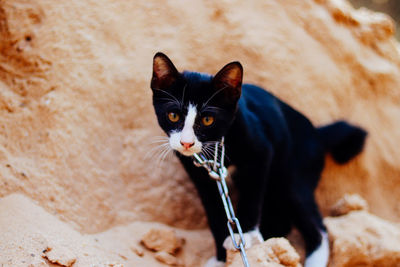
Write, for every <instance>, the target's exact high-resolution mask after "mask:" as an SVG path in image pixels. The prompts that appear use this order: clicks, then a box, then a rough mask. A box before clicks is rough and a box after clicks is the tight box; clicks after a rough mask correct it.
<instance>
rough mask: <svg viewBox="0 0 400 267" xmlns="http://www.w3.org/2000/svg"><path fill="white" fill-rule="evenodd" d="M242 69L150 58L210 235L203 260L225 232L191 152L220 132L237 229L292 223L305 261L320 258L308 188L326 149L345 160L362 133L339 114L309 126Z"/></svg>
mask: <svg viewBox="0 0 400 267" xmlns="http://www.w3.org/2000/svg"><path fill="white" fill-rule="evenodd" d="M242 76H243V69H242V66H241V64H240V63H239V62H232V63H229V64H227V65H226V66H225V67H223V68H222V69H221V70H220V71H219V72H218V73H217V74H216V75H215V76H211V75H207V74H202V73H197V72H187V71H185V72H183V73H179V72H178V71H177V69H176V68H175V66H174V65H173V63H172V62H171V60H170V59H169V58H168V57H167V56H166V55H164V54H162V53H157V54H156V55H155V56H154V60H153V77H152V80H151V88H152V91H153V105H154V109H155V112H156V115H157V119H158V123H159V124H160V126H161V128H162V129H163V130H164V131H165V133H166V134H167V135H168V137H169V139H168V142H169V145H170V146H171V148H172V149H174V150H175V151H177V152H179V153H176V155H177V156H178V158H179V159H180V161H181V162H182V164H183V166H184V168H185V169H186V171H187V172H188V174H189V176H190V178H191V180H192V181H193V183H194V185H195V186H196V189H197V191H198V193H199V196H200V198H201V200H202V203H203V205H204V208H205V211H206V213H207V218H208V222H209V225H210V228H211V231H212V234H213V236H214V239H215V244H216V249H217V260H215V259H214V261H213V260H209V261H208V263H207V264H206V265H208V266H219V265H218V264H221V262H223V261H225V257H226V251H225V249H224V248H223V246H222V244H223V242H224V240H225V238H226V237H227V236H228V235H229V233H228V230H227V227H226V215H225V212H224V209H223V206H222V203H221V199H220V196H219V194H218V191H217V187H216V184H215V181H213V180H212V179H210V178H209V175H208V173H207V171H206V170H205V169H203V168H199V167H196V166H194V165H193V159H192V157H191V156H192V155H193V154H194V153H200V152H203V154H205V155H207V154H208V155H209V157H210V156H211V155H210V154H212V153H209V152H210V149H212V148H213V144H215V142H216V141H219V140H221V138H222V137H223V136H225V146H226V156H227V157H226V158H227V159H226V164H227V166H228V165H234V166H235V167H236V170H235V172H234V173H233V174H232V180H233V182H234V184H235V188H236V189H237V191H238V195H239V196H238V198H239V199H238V203H237V213H236V215H237V217H238V219H239V220H240V223H241V225H242V229H243V231H244V232H247V235H252V236H253V237H258V238H265V239H267V238H270V237H280V236H285V235H287V234H288V233H289V231H290V230H291V228H292V226H295V227H296V228H297V229H298V230H299V231H300V232H301V234H302V236H303V238H304V240H305V244H306V253H307V259H306V266H307V267H310V266H318V267H321V266H325V265H326V264H327V260H328V257H329V245H328V239H327V234H326V229H325V226H324V225H323V222H322V217H321V214H320V212H319V210H318V207H317V205H316V202H315V199H314V194H313V193H314V190H315V188H316V186H317V184H318V180H319V178H320V174H321V171H322V169H323V167H324V157H325V153H327V152H329V153H331V155H332V157H333V158H334V159H335V160H336V161H337V162H338V163H345V162H347V161H349V160H350V159H351V158H353V157H354V156H356V155H357V154H358V153H360V152H361V150H362V148H363V145H364V140H365V137H366V135H367V133H366V132H365V131H364V130H363V129H361V128H358V127H355V126H352V125H350V124H348V123H346V122H344V121H339V122H336V123H334V124H331V125H328V126H325V127H321V128H315V127H314V126H313V125H312V124H311V122H310V121H309V120H308V119H307V118H306V117H305V116H303V115H302V114H301V113H299V112H298V111H296V110H294V109H293V108H291V107H290V106H289V105H287V104H286V103H284V102H282V101H281V100H280V99H278V98H277V97H275V96H273V95H272V94H271V93H269V92H267V91H265V90H263V89H261V88H259V87H257V86H254V85H251V84H243V85H242ZM211 152H212V151H211ZM260 233H261V235H262V237H261V236H260Z"/></svg>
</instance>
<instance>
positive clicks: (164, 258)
mask: <svg viewBox="0 0 400 267" xmlns="http://www.w3.org/2000/svg"><path fill="white" fill-rule="evenodd" d="M154 257H155V258H156V259H157V260H158V261H159V262H162V263H165V264H167V265H171V266H181V265H182V264H181V263H180V261H179V260H178V258H176V257H174V256H173V255H171V254H169V253H167V252H165V251H159V252H157V253H155V254H154Z"/></svg>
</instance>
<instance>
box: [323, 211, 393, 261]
mask: <svg viewBox="0 0 400 267" xmlns="http://www.w3.org/2000/svg"><path fill="white" fill-rule="evenodd" d="M325 224H326V226H327V228H328V231H329V237H330V240H331V259H330V264H329V266H330V267H346V266H363V267H375V266H385V267H398V266H400V225H398V224H394V223H390V222H388V221H386V220H383V219H381V218H379V217H377V216H375V215H372V214H370V213H368V212H367V211H352V212H350V213H348V214H346V215H343V216H339V217H328V218H326V219H325Z"/></svg>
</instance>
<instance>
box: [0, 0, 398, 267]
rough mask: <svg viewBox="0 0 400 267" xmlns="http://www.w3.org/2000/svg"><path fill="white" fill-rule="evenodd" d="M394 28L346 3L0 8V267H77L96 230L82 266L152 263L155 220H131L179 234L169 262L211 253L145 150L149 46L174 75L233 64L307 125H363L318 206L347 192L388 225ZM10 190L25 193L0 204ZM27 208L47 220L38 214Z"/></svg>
mask: <svg viewBox="0 0 400 267" xmlns="http://www.w3.org/2000/svg"><path fill="white" fill-rule="evenodd" d="M394 30H395V29H394V26H393V23H392V21H391V19H390V18H389V17H387V16H385V15H383V14H377V13H371V12H369V11H365V10H355V9H353V8H352V7H351V6H349V5H348V4H347V2H346V1H342V0H314V1H313V0H305V1H297V0H288V1H261V0H259V1H252V2H246V1H238V0H233V1H197V0H196V1H191V3H190V5H188V4H187V3H184V2H179V1H167V2H166V1H145V0H138V1H122V0H121V1H104V0H100V1H94V0H85V1H80V0H71V1H64V2H62V1H61V2H60V1H57V2H54V1H51V0H37V1H27V0H5V1H0V177H1V179H0V197H1V198H3V199H2V200H1V201H2V202H3V203H6V204H7V205H2V210H1V220H2V224H1V225H0V226H1V227H0V229H8V230H7V231H1V233H0V234H1V235H2V238H1V239H0V246H1V247H2V248H3V249H6V248H7V253H5V254H4V253H1V254H0V263H3V264H4V265H6V266H7V264H8V263H7V262H9V261H11V262H13V263H15V264H16V265H13V266H18V264H22V263H21V262H22V261H25V263H26V262H30V263H32V264H37V266H40V264H42V265H43V264H52V263H56V264H63V265H68V264H69V265H71V264H73V266H85V265H84V264H83V263H82V262H84V260H85V257H86V256H85V255H84V254H80V252H79V251H84V249H83V248H82V247H83V246H84V244H86V243H85V242H89V241H86V240H87V239H86V238H90V237H91V236H93V235H96V236H100V237H103V236H104V238H107V240H108V241H107V242H104V244H103V245H104V246H102V247H101V248H99V247H98V246H96V245H95V243H93V250H91V252H90V253H89V252H88V255H89V256H90V255H94V254H96V253H98V254H99V255H100V256H99V257H98V260H99V261H102V262H110V263H113V264H125V266H131V265H129V264H130V263H132V262H136V261H137V262H140V263H141V266H149V265H150V266H158V265H157V264H161V263H160V262H159V261H157V260H155V258H154V255H153V253H154V252H149V251H147V250H143V248H142V247H141V246H140V245H138V244H139V241H140V238H141V237H142V236H143V234H144V233H146V232H147V231H149V230H150V229H151V228H152V227H150V226H146V225H147V224H150V225H152V224H153V223H144V222H139V221H147V222H150V221H153V222H158V223H163V224H167V225H170V226H171V227H174V228H176V230H177V231H178V232H179V231H182V232H183V233H184V234H182V235H180V237H182V238H185V240H186V241H187V242H186V243H185V244H184V246H183V249H182V251H181V252H178V254H177V258H178V259H180V260H181V263H182V264H185V265H186V266H199V265H201V264H202V263H203V262H205V260H206V259H207V258H209V257H211V256H212V255H213V246H212V239H211V236H210V234H209V232H208V230H206V219H205V216H204V212H203V209H202V207H201V204H200V201H199V199H198V198H197V195H196V192H195V190H194V188H193V186H192V185H191V184H190V182H189V181H188V179H187V177H186V174H185V172H184V171H183V170H182V168H181V166H180V165H179V164H178V162H177V160H176V159H175V158H174V157H173V156H172V155H170V156H169V157H167V158H166V159H165V160H162V161H161V160H159V156H158V155H159V152H160V148H157V146H156V145H155V144H154V143H152V142H153V141H154V140H155V138H156V136H160V135H162V133H161V131H160V129H159V127H158V125H157V122H156V120H155V116H154V112H153V109H152V105H151V92H150V89H149V79H150V76H151V62H152V57H153V55H154V54H155V53H156V52H157V51H163V52H165V53H166V54H168V55H169V56H170V57H171V59H172V60H174V62H175V63H176V65H177V67H178V68H179V69H180V70H183V69H190V70H197V71H202V72H209V73H215V72H216V71H217V70H218V69H219V68H221V67H222V66H223V65H225V64H226V63H227V62H230V61H233V60H239V61H241V62H242V64H243V65H244V70H245V76H244V77H245V78H244V79H245V82H252V83H255V84H259V85H261V86H263V87H266V88H269V89H270V90H271V91H272V92H273V93H275V94H276V95H278V96H279V97H281V98H282V99H284V100H285V101H287V102H288V103H290V104H291V105H293V106H294V107H295V108H297V109H299V110H300V111H302V112H303V113H305V114H306V115H307V116H308V117H309V118H310V119H311V120H312V122H313V123H315V124H316V125H322V124H325V123H330V122H332V121H333V120H335V119H341V118H345V119H347V120H349V121H350V122H352V123H356V124H358V125H360V126H362V127H364V128H365V129H367V130H368V132H369V137H368V140H367V144H366V148H365V150H364V152H363V153H362V154H361V155H360V156H359V157H357V158H356V159H355V160H353V161H352V162H351V163H350V164H347V165H344V166H338V165H336V164H335V163H333V161H332V160H331V159H330V157H329V156H328V157H327V164H326V168H325V171H324V173H323V177H322V181H321V183H320V185H319V188H318V190H317V198H318V202H319V204H320V207H321V209H322V211H323V212H324V214H325V215H328V214H329V211H330V207H331V206H332V204H333V203H335V202H336V201H337V199H339V198H341V197H342V196H343V195H344V194H345V193H349V192H351V193H357V194H359V195H361V196H362V197H363V198H364V199H366V201H367V202H368V204H369V207H370V211H371V213H373V214H376V215H378V216H380V217H382V218H384V219H388V220H391V221H394V222H399V221H400V208H399V205H398V203H399V202H400V186H399V184H400V175H399V174H400V150H399V149H398V147H400V144H399V142H400V131H399V127H398V125H400V106H399V104H398V103H400V91H399V90H398V88H399V86H400V52H399V51H400V49H399V45H398V43H397V42H396V41H395V40H394V38H393V33H394ZM14 193H18V194H19V195H23V196H25V197H20V196H18V197H14V196H12V197H7V196H8V195H10V194H14ZM20 198H23V199H24V200H21V199H20ZM1 201H0V203H1ZM21 201H22V202H21ZM21 203H22V204H21ZM34 203H35V204H34ZM35 205H39V206H40V207H42V208H43V209H44V210H42V209H41V211H40V212H38V213H37V214H36V213H35V211H37V209H36V208H32V209H30V208H29V207H31V206H32V207H36V206H35ZM25 207H28V208H25ZM15 209H20V210H23V212H19V211H18V210H15ZM42 212H43V214H42ZM40 214H42V215H40ZM44 214H46V215H44ZM350 214H351V213H350ZM350 214H349V215H350ZM35 215H37V216H35ZM26 218H29V221H27V220H25V219H26ZM38 218H41V219H40V220H39V219H38ZM339 218H341V217H339ZM10 222H12V223H13V224H12V225H9V223H10ZM50 222H51V223H50ZM163 224H160V226H157V227H156V228H159V227H166V226H164V225H163ZM50 225H57V227H60V228H57V227H55V228H52V227H48V226H50ZM157 225H158V224H157ZM3 226H4V227H6V228H4V227H3ZM13 227H15V228H13ZM61 228H62V229H65V233H68V234H66V235H65V236H64V234H63V233H64V231H61V230H60V229H61ZM52 229H53V230H52ZM138 229H139V230H138ZM169 229H170V228H169ZM181 229H187V230H190V231H187V230H181ZM10 233H14V234H13V235H12V234H10ZM179 233H180V232H179ZM128 237H130V238H131V240H129V238H128ZM82 238H83V239H82ZM128 240H129V241H128ZM90 242H95V241H90ZM194 244H196V245H194ZM198 244H200V245H198ZM371 244H372V243H371ZM371 246H373V245H371ZM61 247H62V248H64V249H62V250H60V249H59V248H61ZM89 247H91V246H89ZM49 249H50V250H49ZM2 251H3V250H2ZM31 251H32V252H31ZM43 251H46V252H43ZM121 251H122V253H121ZM91 253H92V254H91ZM335 253H336V252H335ZM31 254H33V255H34V256H31ZM119 254H121V255H122V256H121V255H119ZM59 255H63V256H62V257H61V256H59ZM82 255H83V256H82ZM127 255H128V256H127ZM140 255H142V256H140ZM340 255H341V254H340ZM368 255H369V254H368ZM131 257H132V258H131ZM61 258H62V260H61ZM124 258H127V260H125V259H124ZM17 260H18V264H17V263H16V262H17ZM149 262H150V263H149ZM338 262H340V261H338ZM144 263H146V264H144ZM139 265H140V264H139ZM139 265H138V266H139ZM337 266H339V265H337Z"/></svg>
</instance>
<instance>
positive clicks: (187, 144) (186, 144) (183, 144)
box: [181, 141, 194, 149]
mask: <svg viewBox="0 0 400 267" xmlns="http://www.w3.org/2000/svg"><path fill="white" fill-rule="evenodd" d="M181 145H182V146H183V147H184V148H185V149H189V148H191V147H192V146H193V145H194V142H193V143H185V142H182V141H181Z"/></svg>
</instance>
